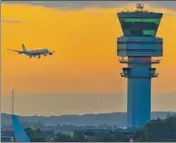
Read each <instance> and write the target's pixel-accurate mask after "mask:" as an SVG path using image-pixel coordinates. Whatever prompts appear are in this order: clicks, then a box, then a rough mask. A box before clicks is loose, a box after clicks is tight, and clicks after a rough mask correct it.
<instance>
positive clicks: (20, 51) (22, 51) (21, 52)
mask: <svg viewBox="0 0 176 143" xmlns="http://www.w3.org/2000/svg"><path fill="white" fill-rule="evenodd" d="M8 50H9V51H13V52H17V53H19V54H21V53H24V52H23V51H18V50H12V49H8Z"/></svg>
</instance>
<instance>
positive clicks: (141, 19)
mask: <svg viewBox="0 0 176 143" xmlns="http://www.w3.org/2000/svg"><path fill="white" fill-rule="evenodd" d="M123 21H124V22H135V23H137V22H145V23H155V24H159V22H160V19H158V18H124V19H123Z"/></svg>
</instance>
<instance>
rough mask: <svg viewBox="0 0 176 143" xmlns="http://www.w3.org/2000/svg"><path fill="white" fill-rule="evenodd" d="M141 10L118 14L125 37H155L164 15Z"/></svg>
mask: <svg viewBox="0 0 176 143" xmlns="http://www.w3.org/2000/svg"><path fill="white" fill-rule="evenodd" d="M142 8H143V7H142V6H141V7H140V9H139V10H136V11H133V12H120V13H118V14H117V16H118V18H119V20H120V24H121V28H122V30H123V33H124V35H125V36H155V35H156V32H157V29H158V26H159V24H160V20H161V18H162V16H163V14H162V13H156V12H148V11H143V9H142Z"/></svg>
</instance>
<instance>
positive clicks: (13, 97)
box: [12, 90, 14, 114]
mask: <svg viewBox="0 0 176 143" xmlns="http://www.w3.org/2000/svg"><path fill="white" fill-rule="evenodd" d="M12 114H14V90H12Z"/></svg>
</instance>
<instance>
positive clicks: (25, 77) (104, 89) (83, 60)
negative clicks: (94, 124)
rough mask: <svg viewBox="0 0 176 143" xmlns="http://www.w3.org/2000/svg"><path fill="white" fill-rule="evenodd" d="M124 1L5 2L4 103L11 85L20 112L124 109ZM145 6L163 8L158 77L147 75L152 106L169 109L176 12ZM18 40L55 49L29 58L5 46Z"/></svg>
mask: <svg viewBox="0 0 176 143" xmlns="http://www.w3.org/2000/svg"><path fill="white" fill-rule="evenodd" d="M126 7H127V6H126ZM128 7H130V8H134V5H130V4H129V5H128ZM130 8H129V9H130ZM123 9H124V6H118V7H117V8H111V7H108V8H100V7H99V8H96V7H87V8H84V9H83V8H79V9H76V8H75V9H71V8H70V9H69V8H68V9H64V10H63V9H60V8H51V7H46V6H43V5H31V4H27V3H25V4H24V3H16V4H15V3H3V4H2V5H1V11H2V14H1V19H8V20H9V22H3V21H2V22H1V26H2V32H1V35H2V36H1V38H2V39H1V40H2V43H1V47H2V110H3V111H4V112H10V110H11V109H10V106H11V101H10V97H9V96H8V95H9V94H10V92H11V89H15V91H16V94H17V95H18V97H16V101H15V103H16V105H15V106H16V112H17V113H19V114H24V115H29V114H42V115H49V114H72V113H73V114H74V113H78V114H83V113H94V112H95V113H99V112H115V111H126V88H127V87H126V79H123V78H121V77H120V71H121V68H122V65H120V64H119V63H118V57H117V55H116V48H117V47H116V38H117V37H119V36H121V35H122V31H121V29H120V24H119V21H118V19H117V17H116V13H117V12H119V11H121V10H123ZM146 9H148V10H152V11H157V12H159V11H160V12H163V13H164V14H165V15H164V17H163V18H162V20H161V24H160V27H159V30H158V33H157V36H159V37H163V39H164V56H163V57H162V58H161V63H160V65H157V71H158V72H159V78H157V79H153V80H152V99H153V100H152V109H153V110H172V111H174V110H175V109H176V104H175V103H174V102H173V100H176V97H175V96H176V94H174V93H176V74H175V73H176V72H175V71H176V58H175V55H176V36H175V35H176V28H175V27H176V12H175V11H174V10H172V9H167V8H160V7H158V8H155V9H154V8H152V7H151V6H150V5H149V4H147V5H146ZM10 20H17V21H19V22H16V23H15V22H10ZM21 44H25V46H26V47H27V49H31V50H32V49H40V48H48V49H49V50H55V51H56V53H55V54H54V55H53V56H47V57H42V58H41V59H29V57H27V56H24V55H18V54H16V53H14V52H10V51H8V50H7V49H8V48H11V49H17V50H22V47H21ZM17 95H16V96H17Z"/></svg>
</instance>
